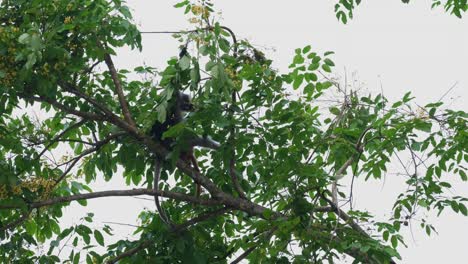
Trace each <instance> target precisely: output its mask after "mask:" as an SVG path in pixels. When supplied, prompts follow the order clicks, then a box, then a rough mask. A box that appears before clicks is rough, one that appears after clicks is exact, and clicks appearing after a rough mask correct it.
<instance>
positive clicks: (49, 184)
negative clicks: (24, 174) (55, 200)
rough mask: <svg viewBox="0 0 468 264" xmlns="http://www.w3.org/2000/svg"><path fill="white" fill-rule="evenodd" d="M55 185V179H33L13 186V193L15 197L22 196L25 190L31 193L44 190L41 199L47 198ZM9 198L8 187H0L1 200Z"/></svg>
mask: <svg viewBox="0 0 468 264" xmlns="http://www.w3.org/2000/svg"><path fill="white" fill-rule="evenodd" d="M54 185H55V181H54V180H53V179H44V178H38V177H36V178H31V179H28V180H26V181H23V182H21V183H20V184H18V185H15V186H13V188H12V190H11V192H12V193H13V194H14V195H20V194H22V193H23V189H28V190H29V191H31V192H37V191H39V190H40V189H42V190H44V191H43V193H42V195H41V198H45V197H47V196H48V195H49V194H50V192H51V191H52V188H53V187H54ZM7 197H8V191H7V187H6V185H1V186H0V199H5V198H7Z"/></svg>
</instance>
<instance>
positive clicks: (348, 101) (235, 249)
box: [0, 0, 468, 263]
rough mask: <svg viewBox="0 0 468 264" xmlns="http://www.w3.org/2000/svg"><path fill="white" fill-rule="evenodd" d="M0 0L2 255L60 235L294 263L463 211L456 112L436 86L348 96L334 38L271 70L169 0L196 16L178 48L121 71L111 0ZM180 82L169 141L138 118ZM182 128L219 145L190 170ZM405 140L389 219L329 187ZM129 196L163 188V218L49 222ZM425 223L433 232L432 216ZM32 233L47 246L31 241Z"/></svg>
mask: <svg viewBox="0 0 468 264" xmlns="http://www.w3.org/2000/svg"><path fill="white" fill-rule="evenodd" d="M1 6H2V8H1V9H0V21H1V22H0V23H1V28H0V29H1V30H0V56H1V60H0V63H1V67H0V77H1V80H0V89H1V90H0V102H1V103H0V111H1V116H0V131H1V134H0V135H1V137H0V151H1V152H2V153H1V154H2V155H0V157H1V159H0V166H1V171H2V174H1V176H0V181H1V182H0V183H1V184H2V185H1V189H0V190H1V191H0V192H1V193H0V198H1V200H0V221H1V222H0V224H1V226H0V231H1V234H0V235H1V238H2V244H1V245H0V252H1V253H2V254H0V259H1V260H2V261H4V262H7V261H8V262H21V263H22V262H26V263H27V262H39V263H51V262H59V261H60V259H59V257H58V255H59V252H60V250H61V248H62V246H63V245H64V244H66V243H69V241H71V243H72V245H73V246H74V247H76V248H79V249H81V250H72V251H71V253H70V255H69V256H68V260H69V261H72V262H74V263H77V262H79V261H80V260H86V261H87V262H88V263H93V262H94V263H101V262H109V263H115V262H117V261H120V262H119V263H128V262H136V263H144V262H145V261H146V262H148V261H153V262H154V261H156V262H164V263H174V262H175V263H177V262H190V263H192V262H195V263H213V262H214V263H216V262H219V263H225V262H227V261H228V260H229V261H233V262H234V263H237V262H239V261H241V260H243V259H247V260H250V262H252V263H258V262H267V263H270V262H280V263H282V262H284V263H289V262H291V261H294V262H296V263H302V262H305V263H308V262H321V261H326V260H329V261H333V259H334V258H337V257H341V256H342V255H348V256H350V257H351V258H353V259H355V260H356V261H357V262H365V263H392V262H393V261H394V260H396V259H398V258H399V255H398V252H397V246H398V244H401V243H404V241H403V237H402V236H401V235H400V232H401V230H402V229H404V228H405V226H406V225H408V222H410V221H411V220H412V219H413V218H414V217H415V216H416V214H417V213H418V212H420V211H422V210H427V211H429V210H435V211H438V212H442V211H443V210H444V209H445V208H447V207H450V208H452V210H454V211H455V212H459V213H461V214H463V215H465V216H466V215H467V209H466V206H465V203H466V198H464V197H459V196H453V195H451V193H450V192H449V188H450V186H451V185H450V183H449V180H450V179H453V178H454V177H456V176H457V175H458V176H459V177H461V178H462V179H463V180H464V181H466V180H467V177H466V169H465V167H464V166H463V165H464V163H466V161H467V160H468V154H467V150H466V146H468V144H467V137H466V134H467V132H466V131H467V125H466V118H467V114H466V113H464V112H462V111H455V110H450V109H443V108H442V103H441V102H436V103H432V104H427V105H425V106H417V105H415V104H414V103H412V99H413V98H412V97H411V94H410V93H407V94H405V95H404V96H403V97H402V99H401V100H399V101H397V102H393V103H390V102H388V100H387V99H386V98H384V97H383V95H367V96H366V95H358V93H357V92H356V91H350V90H348V89H347V86H342V85H340V84H339V83H338V82H337V81H336V80H335V79H334V78H333V77H332V75H331V71H332V69H333V66H334V63H333V61H332V59H331V56H332V55H333V53H332V52H325V53H323V54H319V53H318V52H316V51H313V50H312V48H311V46H306V47H303V48H300V49H297V50H296V52H295V56H294V58H293V62H292V63H291V65H290V72H287V73H280V72H278V71H277V70H275V69H273V68H272V67H271V60H270V59H269V58H266V57H265V56H264V54H263V53H262V52H261V51H259V50H257V49H255V48H254V47H253V46H252V45H251V44H250V43H248V42H247V41H245V40H238V39H237V38H236V36H235V34H234V32H233V31H232V30H231V29H229V28H227V27H224V26H222V25H220V24H219V23H217V22H215V21H214V19H213V15H212V12H213V9H212V5H211V4H210V3H204V4H203V5H200V4H198V5H197V4H191V3H190V2H189V1H184V2H181V3H179V4H177V5H176V7H179V8H185V12H186V13H188V14H189V15H190V16H191V17H192V18H191V20H192V22H194V26H195V29H194V30H191V31H183V32H175V37H176V38H178V39H179V40H180V41H181V43H182V49H185V48H187V49H188V51H189V52H188V53H187V54H182V56H178V57H173V58H171V59H170V60H169V61H168V63H167V67H166V68H165V69H164V71H162V72H157V71H156V69H154V68H152V67H149V66H140V67H137V68H135V69H120V70H117V69H116V67H115V66H114V63H113V58H112V56H115V55H117V54H116V48H118V47H122V46H125V45H128V46H130V47H132V48H136V49H141V48H142V47H141V43H140V42H141V35H140V32H139V31H138V29H137V28H136V26H135V25H134V24H132V21H131V14H130V12H129V9H128V8H127V7H126V6H125V5H124V4H123V3H122V2H121V1H119V0H113V1H105V0H97V1H96V0H94V1H89V0H79V1H74V2H70V1H62V0H58V1H3V2H2V3H1ZM182 89H184V90H185V91H186V92H190V93H191V94H193V95H194V98H193V101H194V103H195V104H196V106H197V111H195V112H194V113H191V114H190V115H189V116H188V118H187V120H186V122H184V123H180V124H178V125H176V126H174V127H172V128H171V129H169V130H168V131H167V132H166V133H165V136H166V137H168V138H173V139H175V141H176V142H180V144H176V146H174V147H173V148H172V149H166V148H164V147H163V145H162V144H161V143H160V142H158V141H157V140H154V139H153V138H152V137H151V136H150V133H149V131H150V129H151V126H152V124H153V123H154V122H155V120H160V121H163V120H162V119H164V118H165V116H166V111H168V109H169V108H170V105H171V103H172V101H171V98H172V94H173V93H174V92H175V91H177V90H182ZM332 90H334V91H338V93H339V94H340V95H341V98H340V99H337V102H333V103H332V104H331V105H329V107H328V108H327V109H328V111H321V110H320V108H319V106H322V105H321V103H320V102H321V99H322V98H323V97H324V96H326V95H327V93H330V92H332ZM24 107H35V108H40V109H41V110H42V111H43V112H44V113H45V114H44V117H43V118H41V119H39V120H36V119H34V118H33V117H31V116H28V115H24V116H20V113H21V112H20V111H21V109H22V108H24ZM194 135H198V136H200V137H202V136H204V135H208V136H210V137H212V138H213V139H215V140H217V141H219V142H221V147H220V148H218V149H215V150H207V149H200V150H197V153H196V154H197V155H196V156H197V158H198V161H199V163H200V164H199V165H200V167H201V171H202V173H199V172H197V171H195V170H194V169H193V167H192V166H190V165H189V164H188V163H187V162H186V161H185V160H183V159H180V158H179V157H180V156H179V155H178V152H180V151H181V150H182V148H183V147H184V142H185V143H186V142H187V139H191V138H193V137H194ZM66 151H71V152H72V153H73V154H71V155H69V154H66ZM64 153H65V154H64ZM403 153H407V154H408V155H409V160H410V162H411V163H410V164H411V168H408V167H407V166H405V168H406V170H407V171H406V177H407V185H408V188H407V189H405V190H403V191H402V193H401V195H400V196H399V197H398V199H397V200H396V201H395V204H394V207H393V215H392V217H391V218H390V219H388V221H386V222H375V221H373V217H372V215H371V214H370V213H369V212H366V211H359V210H356V209H352V208H351V209H349V210H346V211H345V210H344V209H343V207H342V205H344V204H345V202H346V200H349V199H350V198H351V197H350V194H345V193H343V192H340V191H339V184H338V183H339V182H338V180H339V179H340V178H341V177H343V176H344V175H348V176H349V177H353V178H354V177H364V178H365V179H368V180H372V179H380V178H381V177H382V174H383V173H384V172H385V171H386V170H387V167H388V165H389V164H390V162H392V160H393V159H395V158H396V159H397V160H398V159H399V157H400V155H402V154H403ZM57 155H59V156H61V159H60V160H58V159H55V158H54V157H55V156H57ZM156 157H158V158H160V159H165V161H166V162H165V170H164V172H163V174H162V179H163V181H162V182H161V186H160V187H161V188H160V189H161V190H157V189H154V188H153V187H154V186H153V177H154V176H153V170H154V168H153V161H154V159H155V158H156ZM117 168H122V170H123V171H124V172H123V177H124V178H125V179H126V181H127V184H128V186H131V185H132V186H136V187H137V188H133V189H130V188H127V189H122V190H108V191H102V192H95V191H93V190H92V189H91V187H92V183H93V182H94V181H95V180H96V179H97V178H99V177H103V178H105V179H111V178H112V177H120V176H121V175H120V174H118V173H117ZM445 175H450V176H451V177H452V178H448V177H446V176H445ZM193 181H196V182H197V183H199V184H201V185H202V186H203V188H204V189H205V190H206V191H205V193H203V194H202V196H201V197H196V196H195V195H194V194H193V187H192V185H193V183H192V182H193ZM139 195H149V196H155V195H156V196H160V197H164V198H167V199H166V200H165V201H164V202H163V203H162V205H163V208H164V210H165V211H166V213H167V215H168V216H169V218H170V220H171V221H172V222H174V223H175V225H174V226H168V225H165V224H164V223H163V222H162V221H161V219H160V217H159V215H158V214H157V213H156V212H155V211H154V210H148V211H143V212H142V213H141V214H140V219H141V223H140V225H139V226H138V228H137V229H136V232H137V234H139V235H140V239H139V240H137V241H128V240H120V241H118V242H117V243H115V244H110V245H109V244H108V245H106V244H105V236H112V232H111V231H112V230H111V229H110V228H109V227H104V228H103V229H99V230H98V229H95V230H92V229H91V228H90V227H89V226H88V224H87V223H91V222H92V221H93V214H92V212H90V213H89V214H88V216H87V217H86V218H85V219H84V223H81V224H76V225H73V226H69V227H63V226H61V225H60V222H59V221H60V218H61V216H62V215H63V211H64V208H65V207H67V206H69V205H70V203H71V202H74V201H76V202H79V203H80V204H82V205H86V201H87V200H88V199H97V198H101V197H108V196H139ZM363 225H366V226H371V227H370V229H368V230H364V229H363V228H362V226H363ZM422 227H423V228H425V230H426V232H427V233H428V234H429V235H430V234H431V232H432V231H433V227H432V226H431V225H430V224H428V223H427V224H426V223H425V222H423V225H422ZM41 245H44V246H45V248H46V251H47V252H44V253H40V252H39V251H38V250H37V247H38V246H41ZM290 245H293V246H294V247H296V248H297V249H300V250H299V251H297V252H299V253H296V254H295V253H294V252H293V251H291V250H290V248H289V246H290ZM96 246H100V247H101V248H99V247H96ZM102 247H105V251H103V250H102ZM392 259H393V260H392Z"/></svg>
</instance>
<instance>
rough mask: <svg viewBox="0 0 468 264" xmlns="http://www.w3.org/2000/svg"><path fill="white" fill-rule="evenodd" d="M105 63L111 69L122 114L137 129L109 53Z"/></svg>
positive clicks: (105, 56)
mask: <svg viewBox="0 0 468 264" xmlns="http://www.w3.org/2000/svg"><path fill="white" fill-rule="evenodd" d="M104 61H105V62H106V64H107V67H108V68H109V72H110V75H111V78H112V81H113V82H114V86H115V92H116V94H117V96H118V97H119V103H120V107H122V113H123V116H124V118H125V121H127V123H129V124H130V125H131V126H132V127H134V128H136V124H135V121H133V118H132V115H131V114H130V110H129V108H128V103H127V101H126V100H125V95H124V93H123V89H122V84H121V83H120V79H119V75H118V73H117V70H116V69H115V66H114V62H112V58H111V56H110V55H109V54H108V53H106V54H104Z"/></svg>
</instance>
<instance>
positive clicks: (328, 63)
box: [323, 58, 335, 67]
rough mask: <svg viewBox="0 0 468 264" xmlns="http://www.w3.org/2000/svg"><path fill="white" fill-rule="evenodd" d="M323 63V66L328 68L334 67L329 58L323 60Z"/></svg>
mask: <svg viewBox="0 0 468 264" xmlns="http://www.w3.org/2000/svg"><path fill="white" fill-rule="evenodd" d="M323 62H325V64H326V65H328V66H330V67H333V66H335V63H334V62H333V61H332V60H330V59H329V58H325V59H324V60H323Z"/></svg>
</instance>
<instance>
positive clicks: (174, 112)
mask: <svg viewBox="0 0 468 264" xmlns="http://www.w3.org/2000/svg"><path fill="white" fill-rule="evenodd" d="M175 93H176V94H175V96H174V97H175V102H173V103H172V107H170V109H168V110H167V116H166V121H164V123H160V122H157V121H156V122H155V123H154V124H153V127H152V128H151V136H152V137H153V139H154V140H157V141H159V142H161V143H162V144H163V146H164V147H165V148H167V149H169V150H170V149H171V147H172V144H173V143H174V139H173V138H164V139H163V134H164V132H166V131H167V130H169V128H171V127H172V126H174V125H177V124H178V123H180V122H182V120H183V119H184V116H183V115H184V112H191V111H193V104H192V102H191V100H190V96H189V95H188V94H184V93H182V92H179V91H176V92H175Z"/></svg>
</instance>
